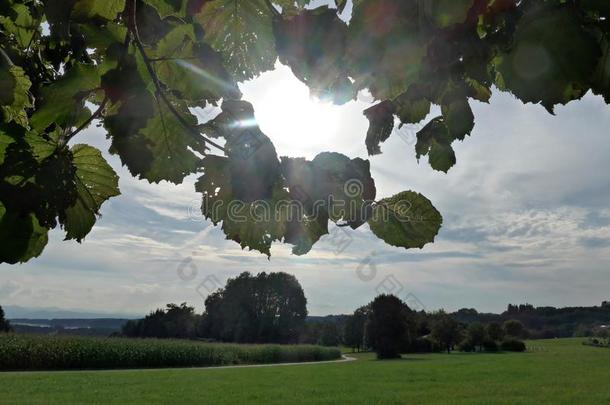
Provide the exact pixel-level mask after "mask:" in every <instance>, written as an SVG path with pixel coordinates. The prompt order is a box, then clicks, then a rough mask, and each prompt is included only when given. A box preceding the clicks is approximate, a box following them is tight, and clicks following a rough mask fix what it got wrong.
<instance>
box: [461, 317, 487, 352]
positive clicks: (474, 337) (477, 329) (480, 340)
mask: <svg viewBox="0 0 610 405" xmlns="http://www.w3.org/2000/svg"><path fill="white" fill-rule="evenodd" d="M466 339H468V340H469V341H470V343H471V344H472V345H474V346H475V347H478V348H479V351H483V345H484V344H485V342H486V341H487V340H488V335H487V330H486V329H485V325H483V324H482V323H480V322H474V323H471V324H470V325H468V328H467V329H466Z"/></svg>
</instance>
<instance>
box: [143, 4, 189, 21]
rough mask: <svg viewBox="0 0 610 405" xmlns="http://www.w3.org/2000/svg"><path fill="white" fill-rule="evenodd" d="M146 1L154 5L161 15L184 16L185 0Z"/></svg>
mask: <svg viewBox="0 0 610 405" xmlns="http://www.w3.org/2000/svg"><path fill="white" fill-rule="evenodd" d="M144 3H146V4H148V5H149V6H151V7H153V8H154V9H155V10H157V13H159V17H161V18H167V17H170V16H172V17H182V16H183V15H184V14H185V13H184V4H185V3H186V2H185V1H182V0H144Z"/></svg>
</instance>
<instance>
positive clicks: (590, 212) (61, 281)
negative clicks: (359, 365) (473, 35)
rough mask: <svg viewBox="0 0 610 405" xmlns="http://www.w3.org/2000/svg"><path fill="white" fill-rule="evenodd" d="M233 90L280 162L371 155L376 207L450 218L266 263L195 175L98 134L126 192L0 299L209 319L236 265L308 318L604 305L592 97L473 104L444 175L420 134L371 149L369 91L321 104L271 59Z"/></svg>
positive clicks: (608, 291)
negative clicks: (230, 234)
mask: <svg viewBox="0 0 610 405" xmlns="http://www.w3.org/2000/svg"><path fill="white" fill-rule="evenodd" d="M241 90H242V92H243V94H244V99H245V100H247V101H250V102H252V103H253V105H254V108H255V111H256V118H257V120H258V123H259V125H260V127H261V130H262V131H263V132H264V133H265V134H266V135H268V136H269V137H270V138H271V140H272V141H273V143H274V144H275V147H276V149H277V151H278V155H280V156H292V157H307V158H310V159H311V158H313V157H314V156H315V155H316V154H318V153H320V152H323V151H337V152H340V153H343V154H345V155H347V156H349V157H351V158H354V157H362V158H365V159H370V162H371V172H372V175H373V177H374V178H375V181H376V185H377V193H378V194H377V196H378V199H380V198H383V197H388V196H391V195H393V194H395V193H397V192H400V191H403V190H415V191H418V192H421V193H422V194H424V195H425V196H427V197H428V198H429V199H430V200H431V201H432V202H433V203H434V205H435V206H436V208H437V209H438V210H439V211H440V212H441V213H442V214H443V217H444V225H443V228H442V229H441V231H440V233H439V236H438V237H437V239H436V242H435V243H434V244H431V245H427V246H426V247H425V248H424V249H422V250H408V251H407V250H404V249H402V248H394V247H391V246H388V245H386V244H385V243H384V242H383V241H381V240H379V239H377V237H375V236H374V235H373V234H372V233H371V232H370V230H369V229H368V227H367V226H366V225H364V226H362V227H361V228H360V229H358V230H357V231H353V232H352V231H345V230H344V229H342V228H332V230H331V233H330V235H327V236H325V237H323V238H322V240H321V241H320V242H319V243H318V244H316V245H315V246H314V248H313V250H312V251H311V252H310V253H309V254H308V255H306V256H302V257H297V256H293V255H292V254H291V252H290V246H289V245H282V244H275V245H274V246H273V248H272V257H271V259H270V260H268V259H267V257H266V256H264V255H261V254H260V253H258V252H248V251H242V250H241V249H240V247H239V245H237V244H236V243H234V242H231V241H226V240H225V239H224V235H223V233H222V231H221V230H220V229H219V228H216V227H214V226H213V225H212V224H211V223H209V222H207V221H205V220H204V219H203V218H202V216H201V214H200V212H199V206H200V203H201V195H200V194H197V193H196V192H195V191H194V182H195V180H196V178H197V176H196V175H193V176H190V177H189V178H187V180H186V181H185V182H184V184H182V185H179V186H176V185H173V184H169V183H161V184H149V183H147V182H146V181H141V180H137V179H134V178H133V177H131V176H130V175H129V173H128V171H127V170H126V169H125V168H123V167H121V164H120V161H119V159H118V158H117V157H116V156H110V155H109V154H108V153H106V151H107V150H108V146H109V142H108V141H107V140H106V139H105V133H104V131H103V130H102V129H100V128H97V127H91V128H89V129H88V130H86V131H85V132H84V133H83V134H81V135H80V136H79V139H78V141H80V142H87V143H90V144H92V145H94V146H96V147H99V148H100V149H102V150H103V151H104V152H105V156H106V158H107V159H108V161H109V162H110V163H111V165H112V166H113V167H114V169H115V170H116V171H117V173H118V174H119V176H120V178H121V179H120V188H121V191H122V195H121V196H119V197H116V198H113V199H111V200H110V201H108V202H106V203H105V204H104V206H103V207H102V210H101V213H102V218H101V219H100V220H98V222H97V224H96V226H95V227H94V229H93V231H92V232H91V234H90V235H89V236H88V237H87V238H86V239H85V240H84V242H83V243H82V244H80V245H79V244H78V243H76V242H74V241H63V232H62V231H61V230H55V231H52V232H51V234H50V241H49V245H48V246H47V248H46V250H45V251H44V253H43V254H42V256H41V257H39V258H37V259H34V260H31V261H30V262H28V263H26V264H22V265H16V266H9V265H4V264H3V265H0V305H3V306H4V305H18V306H23V307H32V308H42V307H54V308H62V309H67V310H79V311H81V312H82V311H91V312H96V313H112V314H125V315H130V316H131V315H143V314H145V313H148V312H149V311H150V310H152V309H154V308H157V307H162V306H164V305H165V304H167V303H169V302H176V303H181V302H188V303H189V304H191V305H193V306H195V307H196V308H197V310H198V311H202V310H203V302H204V299H205V297H206V296H207V295H208V294H209V293H210V292H211V291H213V290H215V289H216V288H219V287H221V286H222V285H224V283H225V282H226V280H227V279H228V278H230V277H234V276H236V275H238V274H239V273H241V272H243V271H250V272H253V273H257V272H261V271H267V272H269V271H284V272H287V273H290V274H294V275H295V276H296V277H297V278H298V280H299V281H300V283H301V285H302V286H303V289H304V291H305V295H306V297H307V299H308V309H309V313H310V314H311V315H325V314H337V313H349V312H352V311H353V310H354V309H355V308H357V307H358V306H361V305H364V304H366V303H368V302H369V301H370V300H372V298H374V296H376V295H377V294H379V293H384V292H386V293H394V294H396V295H398V296H400V297H401V298H403V299H404V300H405V301H406V302H407V303H408V304H409V305H410V306H412V307H415V308H417V309H426V310H436V309H439V308H444V309H446V310H456V309H459V308H463V307H467V308H476V309H477V310H479V311H484V312H500V311H503V310H504V309H505V308H506V305H507V304H508V303H525V302H528V303H531V304H533V305H536V306H546V305H552V306H573V305H599V304H600V303H601V301H603V300H608V299H610V266H609V264H610V176H608V173H610V158H609V157H610V139H608V128H610V108H609V107H608V106H606V105H605V103H604V101H603V99H601V98H600V97H596V96H593V95H591V94H588V95H587V96H585V97H584V98H583V99H582V100H580V101H576V102H572V103H570V104H568V105H567V106H560V107H558V108H557V109H556V115H555V116H552V115H550V114H549V113H548V112H546V111H545V110H544V108H543V107H541V106H538V105H531V104H529V105H523V104H522V103H521V102H520V101H519V100H517V99H516V98H514V97H513V96H512V95H510V94H507V93H501V92H499V91H494V93H493V97H492V99H491V102H490V103H489V104H483V103H480V102H476V101H471V106H472V108H473V111H474V114H475V119H476V125H475V129H474V131H473V132H472V134H471V136H470V137H468V138H467V139H466V140H465V141H464V142H457V143H456V144H454V147H455V150H456V155H457V159H458V163H457V165H456V166H455V167H454V168H452V169H451V170H450V171H449V173H448V174H444V173H439V172H435V171H433V170H432V169H431V168H430V166H429V165H428V163H427V162H426V161H425V159H424V160H422V161H421V162H419V163H418V162H417V160H416V158H415V151H414V134H415V132H416V131H417V129H418V126H411V127H403V128H402V129H401V130H399V131H397V132H396V133H394V134H393V135H392V136H391V137H390V139H389V140H388V141H387V142H386V143H384V144H382V152H383V154H381V155H378V156H374V157H368V156H367V153H366V147H365V144H364V139H365V136H366V131H367V128H368V122H367V120H366V118H365V117H364V116H363V115H362V111H363V110H364V109H365V108H367V107H368V106H370V105H371V103H372V102H373V100H372V99H371V98H370V96H367V94H365V93H361V94H360V95H359V98H358V100H356V101H353V102H350V103H348V104H346V105H344V106H333V105H329V104H324V103H319V102H317V101H315V100H312V99H311V98H310V97H309V91H308V89H307V88H306V86H305V85H303V84H302V83H300V82H299V81H298V80H297V79H296V78H295V77H294V76H293V75H292V73H291V71H290V69H289V68H287V67H285V66H282V65H280V64H279V63H278V64H277V65H276V69H275V70H274V71H271V72H267V73H264V74H263V75H261V76H260V77H259V78H257V79H255V80H253V81H250V82H247V83H244V84H242V85H241ZM434 112H437V113H438V110H433V113H434ZM217 113H218V111H217V110H215V109H209V110H205V111H199V112H198V115H199V116H200V119H201V120H202V121H205V120H206V119H209V118H212V117H213V116H214V115H215V114H217ZM431 117H433V115H430V116H429V117H428V119H429V118H431ZM346 232H347V233H346Z"/></svg>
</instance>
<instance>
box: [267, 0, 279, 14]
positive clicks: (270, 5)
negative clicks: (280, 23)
mask: <svg viewBox="0 0 610 405" xmlns="http://www.w3.org/2000/svg"><path fill="white" fill-rule="evenodd" d="M265 3H266V4H267V7H268V8H269V10H271V12H272V13H273V15H274V16H276V17H281V14H280V12H279V11H277V8H275V6H274V5H273V4H271V1H270V0H265Z"/></svg>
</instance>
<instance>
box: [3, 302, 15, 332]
mask: <svg viewBox="0 0 610 405" xmlns="http://www.w3.org/2000/svg"><path fill="white" fill-rule="evenodd" d="M12 330H13V328H11V324H10V323H9V321H8V320H6V319H4V309H2V306H0V332H11V331H12Z"/></svg>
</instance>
